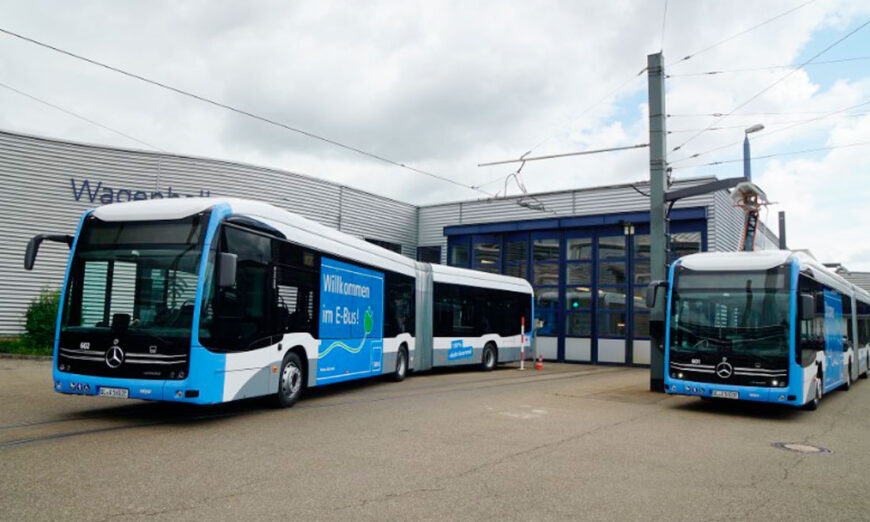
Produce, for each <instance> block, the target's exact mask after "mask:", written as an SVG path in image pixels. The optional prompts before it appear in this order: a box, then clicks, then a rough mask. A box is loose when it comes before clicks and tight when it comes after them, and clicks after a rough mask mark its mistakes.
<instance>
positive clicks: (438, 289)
mask: <svg viewBox="0 0 870 522" xmlns="http://www.w3.org/2000/svg"><path fill="white" fill-rule="evenodd" d="M45 239H48V240H52V241H61V242H65V243H67V244H68V245H69V246H70V249H71V252H70V259H69V263H68V266H67V270H66V276H65V282H64V286H63V291H62V293H61V299H60V310H59V313H58V319H57V333H56V336H55V344H54V370H53V373H54V388H55V390H56V391H57V392H60V393H67V394H81V395H99V396H107V397H120V398H136V399H151V400H166V401H183V402H192V403H198V404H213V403H220V402H225V401H232V400H236V399H241V398H247V397H256V396H264V395H274V396H275V397H276V398H277V400H278V402H279V404H281V405H283V406H285V407H288V406H292V405H293V404H294V403H295V402H296V401H297V400H298V398H299V396H300V394H301V393H302V390H303V389H304V388H305V387H313V386H321V385H325V384H331V383H335V382H340V381H346V380H350V379H360V378H366V377H372V376H377V375H389V376H391V377H392V378H393V379H395V380H402V379H403V378H404V377H405V375H406V372H407V371H409V370H417V371H419V370H426V369H429V368H432V367H435V366H454V365H466V364H479V365H481V367H482V368H483V369H484V370H491V369H493V368H494V367H495V366H496V364H498V363H501V362H510V361H517V360H519V358H520V353H521V343H522V342H525V341H527V340H529V337H530V334H531V324H532V323H531V318H532V307H533V297H532V288H531V286H530V285H529V283H528V282H527V281H525V280H522V279H517V278H513V277H507V276H502V275H496V274H489V273H484V272H478V271H473V270H465V269H459V268H452V267H445V266H440V265H430V264H428V263H418V262H415V261H414V260H412V259H409V258H407V257H405V256H402V255H400V254H397V253H394V252H391V251H389V250H387V249H384V248H381V247H378V246H376V245H373V244H371V243H368V242H366V241H363V240H360V239H357V238H354V237H351V236H349V235H346V234H343V233H341V232H338V231H336V230H333V229H331V228H328V227H325V226H322V225H319V224H317V223H315V222H312V221H309V220H307V219H304V218H302V217H300V216H298V215H295V214H292V213H289V212H285V211H283V210H280V209H278V208H275V207H273V206H271V205H268V204H265V203H259V202H253V201H245V200H238V199H213V198H184V199H165V200H149V201H136V202H130V203H121V204H113V205H107V206H103V207H99V208H97V209H95V210H89V211H87V212H85V214H84V215H83V216H82V218H81V221H80V224H79V227H78V231H77V232H76V235H75V236H74V237H72V236H56V235H39V236H36V237H35V238H33V239H32V240H31V242H30V244H29V245H28V248H27V253H26V256H25V268H27V269H31V268H32V267H33V263H34V260H35V258H36V254H37V251H38V249H39V245H40V243H41V242H42V241H43V240H45Z"/></svg>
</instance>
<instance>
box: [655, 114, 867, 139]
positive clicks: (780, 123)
mask: <svg viewBox="0 0 870 522" xmlns="http://www.w3.org/2000/svg"><path fill="white" fill-rule="evenodd" d="M868 114H870V112H856V113H853V114H843V115H841V116H837V117H838V118H856V117H858V116H866V115H868ZM832 117H833V116H832ZM820 119H822V118H810V119H803V120H786V121H778V122H774V123H772V124H771V125H786V124H789V123H801V124H803V123H809V122H813V121H817V120H820ZM825 119H827V118H825ZM745 127H746V125H745V124H744V125H725V126H723V127H711V128H709V129H707V130H708V131H720V130H733V129H743V128H745ZM698 130H699V129H675V130H669V131H668V134H675V133H676V134H679V133H681V132H697V131H698ZM772 130H776V131H779V130H780V129H772ZM771 134H772V132H771Z"/></svg>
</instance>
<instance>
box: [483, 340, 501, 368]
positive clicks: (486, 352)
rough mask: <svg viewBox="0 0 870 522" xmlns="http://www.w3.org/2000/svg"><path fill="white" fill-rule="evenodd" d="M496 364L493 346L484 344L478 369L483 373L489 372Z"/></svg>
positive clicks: (496, 357)
mask: <svg viewBox="0 0 870 522" xmlns="http://www.w3.org/2000/svg"><path fill="white" fill-rule="evenodd" d="M496 364H498V354H497V353H496V351H495V345H494V344H492V343H486V346H484V347H483V357H482V358H481V360H480V369H481V370H483V371H485V372H491V371H492V370H494V369H495V365H496Z"/></svg>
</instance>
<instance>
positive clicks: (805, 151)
mask: <svg viewBox="0 0 870 522" xmlns="http://www.w3.org/2000/svg"><path fill="white" fill-rule="evenodd" d="M868 145H870V141H859V142H855V143H846V144H843V145H831V146H829V147H817V148H813V149H803V150H795V151H788V152H775V153H772V154H764V155H761V156H753V158H752V160H753V161H755V160H761V159H769V158H776V157H780V156H794V155H796V154H810V153H812V152H824V151H829V150H837V149H846V148H851V147H866V146H868ZM743 161H744V159H743V158H734V159H727V160H720V161H711V162H710V163H701V164H698V165H683V166H677V167H671V168H672V169H674V170H681V169H692V168H699V167H712V166H714V165H724V164H727V163H738V162H743Z"/></svg>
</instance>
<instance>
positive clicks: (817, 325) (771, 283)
mask: <svg viewBox="0 0 870 522" xmlns="http://www.w3.org/2000/svg"><path fill="white" fill-rule="evenodd" d="M667 295H668V298H667V308H668V314H667V323H666V334H665V335H666V337H665V368H666V372H665V387H666V391H667V393H671V394H681V395H692V396H700V397H702V398H723V399H738V400H750V401H761V402H773V403H778V404H788V405H792V406H803V407H805V408H807V409H815V408H816V407H818V404H819V401H820V399H821V398H822V396H823V395H824V394H826V393H828V392H830V391H832V390H834V389H836V388H841V387H842V388H843V389H849V387H850V386H851V385H852V382H853V381H854V380H855V379H856V378H858V377H865V378H866V376H867V373H868V370H870V360H868V357H870V349H868V346H870V294H868V293H867V292H866V291H864V290H862V289H860V288H858V287H856V286H854V285H852V284H851V283H849V282H847V281H846V280H844V279H843V278H841V277H840V276H838V275H837V274H835V273H833V272H831V271H829V270H827V269H826V268H825V267H824V266H823V265H821V264H819V263H818V262H816V261H815V260H814V259H812V258H809V257H808V256H806V255H804V254H802V253H792V252H788V251H760V252H740V253H702V254H693V255H690V256H686V257H683V258H681V259H679V260H677V261H676V262H675V263H674V264H673V265H672V266H671V270H670V276H669V281H668V294H667Z"/></svg>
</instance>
